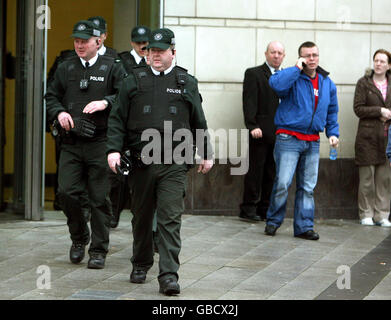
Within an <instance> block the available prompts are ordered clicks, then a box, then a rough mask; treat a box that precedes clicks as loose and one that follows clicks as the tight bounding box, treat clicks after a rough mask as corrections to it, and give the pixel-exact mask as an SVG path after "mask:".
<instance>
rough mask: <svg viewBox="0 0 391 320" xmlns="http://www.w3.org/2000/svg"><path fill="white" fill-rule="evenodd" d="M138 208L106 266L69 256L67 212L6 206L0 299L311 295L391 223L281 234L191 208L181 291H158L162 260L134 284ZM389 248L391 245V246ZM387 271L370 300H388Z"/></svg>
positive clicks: (325, 225)
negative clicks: (311, 234) (26, 214)
mask: <svg viewBox="0 0 391 320" xmlns="http://www.w3.org/2000/svg"><path fill="white" fill-rule="evenodd" d="M130 219H131V214H130V212H129V211H125V212H124V213H123V214H122V215H121V221H120V224H119V226H118V228H117V229H114V230H112V231H111V235H110V251H109V254H108V255H107V260H106V267H105V269H103V270H90V269H87V260H88V257H86V258H85V259H84V261H82V263H80V264H79V265H74V264H72V263H70V262H69V253H68V252H69V248H70V245H71V241H70V239H69V234H68V227H67V225H66V220H65V216H64V215H63V213H62V212H58V211H47V212H45V219H44V220H43V221H38V222H34V221H25V220H23V219H21V218H20V217H18V216H16V215H13V214H7V213H0V270H1V272H0V300H10V299H14V300H166V301H179V300H265V299H270V300H312V299H315V298H316V297H317V296H319V295H320V294H321V293H322V292H323V291H325V290H326V289H327V288H328V287H329V286H330V285H332V284H333V283H335V281H336V280H337V279H338V276H339V274H337V272H336V271H337V268H338V266H340V265H348V266H350V267H352V268H353V267H354V266H355V264H357V263H358V262H359V261H360V260H361V259H362V258H363V257H366V256H367V255H368V254H369V253H370V252H371V251H372V250H374V248H376V247H377V246H378V245H379V244H380V243H382V241H383V240H384V239H386V238H387V237H388V236H389V235H390V234H391V228H380V227H366V226H361V225H359V224H358V222H357V221H352V220H317V221H316V224H315V230H317V231H318V232H319V234H320V240H319V241H306V240H303V239H298V238H294V237H293V228H292V219H286V220H285V222H284V224H283V225H282V226H281V227H280V228H279V229H278V231H277V234H276V236H275V237H270V236H266V235H265V234H264V228H265V222H260V223H257V224H254V223H248V222H243V221H240V220H239V219H238V218H237V217H232V216H227V217H224V216H209V215H205V216H197V215H192V216H190V215H184V216H183V222H182V232H181V236H182V250H181V253H180V261H181V267H180V269H179V277H180V279H179V284H180V286H181V294H180V295H179V296H175V297H166V296H164V295H162V294H159V292H158V289H159V285H158V280H157V276H158V261H159V256H158V255H155V263H154V266H153V267H152V268H151V270H150V271H149V272H148V275H147V280H146V283H145V284H133V283H130V282H129V274H130V272H131V264H130V257H131V254H132V231H131V223H130ZM390 254H391V248H390ZM42 265H43V266H48V267H49V270H50V280H51V281H50V286H51V288H50V289H42V288H38V285H37V283H38V277H39V276H40V274H38V273H37V268H38V267H39V266H42ZM390 287H391V275H390V273H389V274H387V275H386V276H385V277H384V278H383V279H381V281H379V283H378V284H377V285H376V286H375V287H374V288H373V289H372V290H371V291H370V292H369V294H368V295H367V296H366V297H364V298H363V299H366V300H389V299H391V291H390V290H389V288H390Z"/></svg>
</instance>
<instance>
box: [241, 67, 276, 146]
mask: <svg viewBox="0 0 391 320" xmlns="http://www.w3.org/2000/svg"><path fill="white" fill-rule="evenodd" d="M270 76H271V72H270V69H269V67H268V66H267V64H266V63H264V64H263V65H261V66H257V67H253V68H249V69H247V70H246V72H245V74H244V81H243V96H242V98H243V114H244V122H245V124H246V128H247V129H248V130H250V131H251V130H253V129H255V128H260V129H261V130H262V134H263V137H262V138H261V139H260V140H262V141H263V142H266V143H274V141H275V131H276V128H275V125H274V115H275V114H276V110H277V107H278V104H279V98H278V96H277V94H276V93H275V92H274V91H273V89H272V88H271V87H270V85H269V78H270Z"/></svg>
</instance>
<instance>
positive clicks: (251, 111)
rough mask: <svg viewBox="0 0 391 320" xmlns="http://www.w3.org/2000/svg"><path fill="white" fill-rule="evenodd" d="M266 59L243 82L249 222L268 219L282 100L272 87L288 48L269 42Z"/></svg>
mask: <svg viewBox="0 0 391 320" xmlns="http://www.w3.org/2000/svg"><path fill="white" fill-rule="evenodd" d="M265 57H266V62H265V63H264V64H263V65H261V66H257V67H253V68H249V69H247V70H246V72H245V75H244V81H243V113H244V121H245V124H246V127H247V129H248V130H249V132H250V134H249V154H248V157H249V170H248V172H247V174H246V176H245V178H244V193H243V202H242V203H241V205H240V214H239V217H240V219H242V220H245V221H249V222H258V221H261V220H265V218H266V212H267V209H268V207H269V201H270V194H271V191H272V187H273V180H274V176H275V163H274V159H273V149H274V142H275V126H274V115H275V113H276V109H277V107H278V104H279V99H278V96H277V94H276V93H275V92H274V91H273V90H272V89H271V88H270V86H269V78H270V76H271V75H272V73H274V72H276V71H278V70H279V68H280V66H281V63H282V61H283V59H284V57H285V49H284V46H283V45H282V44H281V43H280V42H277V41H274V42H271V43H269V44H268V46H267V48H266V52H265Z"/></svg>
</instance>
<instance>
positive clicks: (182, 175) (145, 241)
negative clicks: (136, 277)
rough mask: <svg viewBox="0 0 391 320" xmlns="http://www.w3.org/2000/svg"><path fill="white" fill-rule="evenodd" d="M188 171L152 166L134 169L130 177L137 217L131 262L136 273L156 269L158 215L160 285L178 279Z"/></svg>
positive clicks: (182, 167) (163, 165)
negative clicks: (154, 258) (154, 221)
mask: <svg viewBox="0 0 391 320" xmlns="http://www.w3.org/2000/svg"><path fill="white" fill-rule="evenodd" d="M187 171H188V170H187V166H186V165H178V164H171V165H166V164H152V165H149V166H148V167H146V168H136V169H134V171H133V172H131V174H130V177H129V187H130V190H132V197H131V211H132V213H133V218H132V228H133V256H132V258H131V262H132V264H133V268H134V269H138V270H145V271H147V270H149V269H150V268H151V267H152V265H153V254H154V249H153V246H154V241H153V231H152V224H153V218H154V213H155V211H156V218H157V232H156V234H155V245H157V247H158V251H159V276H158V279H159V281H162V280H165V279H167V278H173V279H176V280H177V279H178V273H177V271H178V269H179V265H180V264H179V252H180V250H181V238H180V228H181V217H182V214H183V211H184V197H185V192H186V181H187Z"/></svg>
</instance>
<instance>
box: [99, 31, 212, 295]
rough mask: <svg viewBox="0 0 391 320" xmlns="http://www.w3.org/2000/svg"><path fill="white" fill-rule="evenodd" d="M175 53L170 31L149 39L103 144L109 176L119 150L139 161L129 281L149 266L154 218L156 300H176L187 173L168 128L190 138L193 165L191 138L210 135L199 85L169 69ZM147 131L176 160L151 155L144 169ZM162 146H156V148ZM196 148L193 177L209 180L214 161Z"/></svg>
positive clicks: (205, 149)
mask: <svg viewBox="0 0 391 320" xmlns="http://www.w3.org/2000/svg"><path fill="white" fill-rule="evenodd" d="M174 45H175V38H174V33H173V32H172V31H171V30H169V29H165V28H163V29H157V30H155V31H153V32H152V34H151V38H150V43H149V45H148V49H149V54H148V58H149V62H150V66H140V67H136V68H133V71H132V73H130V74H129V76H128V77H127V78H126V79H125V80H124V82H123V85H122V87H121V90H120V92H119V95H118V99H117V102H116V104H115V106H114V108H113V110H112V112H111V113H110V118H109V129H108V144H107V153H108V157H107V160H108V163H109V166H110V168H111V169H112V170H113V171H114V172H116V165H120V163H121V155H120V152H121V150H123V148H124V147H125V148H129V149H130V150H131V154H133V155H134V158H135V159H136V160H134V163H135V165H134V169H133V171H132V172H131V173H130V176H129V184H130V189H131V190H132V194H131V198H132V199H131V211H132V213H133V218H132V227H133V239H134V241H133V256H132V258H131V262H132V265H133V270H132V272H131V274H130V281H131V282H132V283H143V282H144V281H145V279H146V275H147V271H148V270H149V269H150V268H151V266H152V265H153V236H152V220H153V215H154V212H155V210H156V214H157V239H156V244H157V246H158V251H159V255H160V258H159V276H158V280H159V285H160V289H159V292H161V293H163V294H166V295H173V294H179V293H180V287H179V284H178V269H179V257H178V256H179V252H180V249H181V239H180V226H181V215H182V213H183V211H184V201H183V198H184V196H185V187H186V178H187V172H188V166H187V164H186V162H185V163H184V162H183V161H182V162H181V161H177V159H178V157H177V156H178V154H177V156H175V157H174V155H175V150H176V149H175V148H176V147H177V146H178V145H179V144H180V142H179V141H174V139H173V135H172V132H170V131H169V130H167V125H168V126H170V125H171V126H172V129H173V131H174V132H176V130H177V129H181V130H182V132H187V133H189V136H190V137H191V138H190V142H189V140H187V139H185V141H186V142H185V145H186V143H189V144H188V145H186V146H187V147H189V148H190V149H191V152H190V154H191V157H192V150H193V139H195V135H193V134H192V131H191V130H195V129H200V130H201V131H205V130H207V123H206V119H205V116H204V112H203V109H202V106H201V97H200V94H199V92H198V84H197V80H196V79H195V78H194V77H193V76H191V75H189V74H188V73H187V71H186V69H183V68H181V67H178V66H175V65H174V64H173V59H174V57H175V53H176V51H175V47H174ZM184 129H188V130H184ZM146 130H148V131H152V132H155V133H157V136H156V141H157V145H158V146H159V147H161V146H163V145H164V146H168V145H169V144H170V143H172V145H173V148H174V152H173V149H172V148H169V147H168V148H164V152H163V154H161V153H159V152H158V151H156V153H155V150H153V155H152V158H154V160H153V162H152V164H149V165H147V163H148V161H146V160H145V151H146V149H145V148H144V147H147V145H149V144H150V143H153V141H151V142H146V141H144V139H143V140H142V139H141V136H142V134H143V133H147V131H146ZM160 140H161V144H159V143H158V142H159V141H160ZM200 140H201V139H197V141H196V142H198V143H199V144H200V145H197V147H198V153H199V155H200V157H201V159H202V160H201V163H200V165H199V168H198V171H199V172H202V173H207V172H208V171H209V170H210V169H211V167H212V166H213V159H212V158H213V155H212V151H211V147H210V143H209V141H208V139H207V136H205V137H204V138H203V139H202V141H200ZM159 147H157V149H159ZM157 149H156V150H157ZM185 149H186V150H189V149H187V148H185ZM170 157H172V158H173V159H172V160H173V161H170V160H171V158H170ZM140 159H141V160H140ZM142 159H144V160H142ZM186 159H187V158H186ZM161 160H164V162H163V163H162V162H161ZM190 160H191V159H190ZM187 163H188V162H187Z"/></svg>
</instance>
